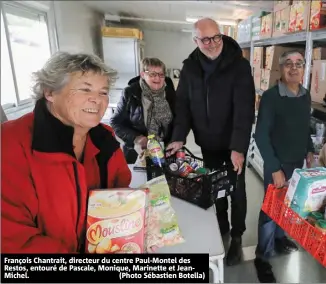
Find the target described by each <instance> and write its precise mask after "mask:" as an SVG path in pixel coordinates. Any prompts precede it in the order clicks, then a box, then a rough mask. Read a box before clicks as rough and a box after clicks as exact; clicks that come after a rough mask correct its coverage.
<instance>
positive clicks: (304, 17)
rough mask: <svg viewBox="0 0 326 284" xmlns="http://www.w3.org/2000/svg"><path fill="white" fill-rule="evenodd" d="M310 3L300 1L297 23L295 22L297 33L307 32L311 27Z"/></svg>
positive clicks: (297, 8)
mask: <svg viewBox="0 0 326 284" xmlns="http://www.w3.org/2000/svg"><path fill="white" fill-rule="evenodd" d="M310 4H311V2H310V1H299V2H298V3H297V4H296V11H297V16H296V22H295V31H296V32H300V31H306V30H307V28H308V27H309V20H310V7H311V6H310Z"/></svg>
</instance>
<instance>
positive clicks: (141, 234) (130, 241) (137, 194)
mask: <svg viewBox="0 0 326 284" xmlns="http://www.w3.org/2000/svg"><path fill="white" fill-rule="evenodd" d="M147 202H148V189H108V190H92V191H91V192H90V195H89V201H88V214H87V232H86V253H143V252H144V251H145V248H146V246H145V221H146V217H147V212H146V210H147Z"/></svg>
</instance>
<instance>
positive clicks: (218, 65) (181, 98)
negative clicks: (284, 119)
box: [167, 18, 255, 265]
mask: <svg viewBox="0 0 326 284" xmlns="http://www.w3.org/2000/svg"><path fill="white" fill-rule="evenodd" d="M194 41H195V42H196V44H197V46H198V48H196V49H195V50H194V51H193V52H192V53H191V54H190V56H189V57H188V58H187V59H186V60H185V61H184V62H183V68H182V70H181V75H180V81H179V85H178V89H177V100H176V109H175V111H176V118H175V123H174V130H173V135H172V141H174V142H172V143H171V144H170V145H169V146H168V147H167V150H168V151H170V152H169V155H172V154H174V153H175V152H176V151H177V150H178V149H180V148H181V147H182V146H183V144H184V143H185V141H186V138H187V136H188V134H189V132H190V130H191V129H192V130H193V132H194V136H195V141H196V143H197V144H198V145H199V146H200V147H201V150H202V154H203V159H204V162H205V165H206V167H208V168H218V167H219V166H221V165H222V164H223V163H224V162H226V163H231V162H232V164H233V166H234V170H235V171H236V172H237V173H238V178H237V188H236V190H235V191H234V193H232V195H231V198H232V214H231V224H232V230H231V237H232V241H231V246H230V249H229V252H228V255H227V264H228V265H234V264H237V263H238V262H239V261H240V257H241V237H242V234H243V233H244V231H245V229H246V226H245V218H246V212H247V200H246V192H245V166H244V161H245V156H246V153H247V149H248V146H249V141H250V134H251V128H252V123H253V120H254V114H255V87H254V82H253V77H252V73H251V67H250V64H249V62H248V61H247V60H246V59H244V58H243V56H242V51H241V48H240V47H239V45H238V44H237V42H236V41H234V40H233V39H232V38H230V37H228V36H225V35H221V33H220V30H219V27H218V24H217V23H216V22H215V21H214V20H212V19H207V18H206V19H201V20H199V21H198V22H197V23H196V24H195V37H194ZM235 176H236V175H235ZM216 209H217V218H218V222H219V226H220V230H221V233H222V235H224V234H226V233H228V232H229V230H230V226H229V221H228V213H227V210H228V200H227V198H220V199H218V200H217V202H216Z"/></svg>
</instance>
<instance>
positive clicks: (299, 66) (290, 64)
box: [283, 61, 305, 69]
mask: <svg viewBox="0 0 326 284" xmlns="http://www.w3.org/2000/svg"><path fill="white" fill-rule="evenodd" d="M283 65H284V66H285V67H286V68H289V69H292V68H294V67H295V68H297V69H302V68H303V67H304V66H305V63H304V62H303V61H297V62H292V61H286V62H285V63H284V64H283Z"/></svg>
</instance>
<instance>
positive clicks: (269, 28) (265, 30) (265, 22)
mask: <svg viewBox="0 0 326 284" xmlns="http://www.w3.org/2000/svg"><path fill="white" fill-rule="evenodd" d="M272 34H273V14H272V13H271V14H268V15H266V16H264V17H262V25H261V31H260V36H261V38H270V37H272Z"/></svg>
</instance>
